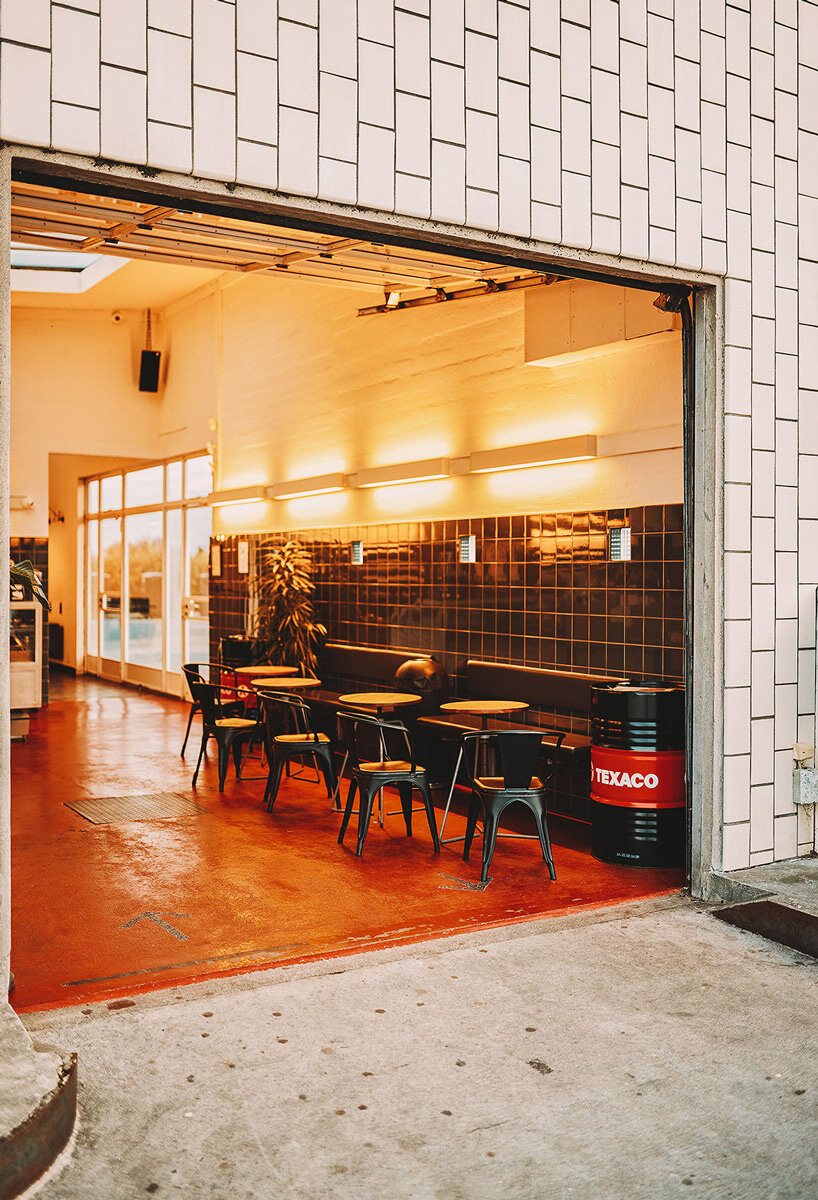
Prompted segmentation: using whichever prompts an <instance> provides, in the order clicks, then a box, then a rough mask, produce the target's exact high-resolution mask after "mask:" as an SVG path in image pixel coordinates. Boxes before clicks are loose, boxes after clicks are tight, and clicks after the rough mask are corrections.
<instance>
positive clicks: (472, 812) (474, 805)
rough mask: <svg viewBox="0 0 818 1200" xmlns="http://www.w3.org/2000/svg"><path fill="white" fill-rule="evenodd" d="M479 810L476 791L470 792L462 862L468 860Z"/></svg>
mask: <svg viewBox="0 0 818 1200" xmlns="http://www.w3.org/2000/svg"><path fill="white" fill-rule="evenodd" d="M479 811H480V800H479V798H478V796H477V793H476V792H472V794H471V800H470V801H469V815H468V817H467V818H466V836H465V837H464V839H463V862H468V861H469V851H470V850H471V844H472V841H473V840H474V831H475V829H476V828H477V816H478V813H479Z"/></svg>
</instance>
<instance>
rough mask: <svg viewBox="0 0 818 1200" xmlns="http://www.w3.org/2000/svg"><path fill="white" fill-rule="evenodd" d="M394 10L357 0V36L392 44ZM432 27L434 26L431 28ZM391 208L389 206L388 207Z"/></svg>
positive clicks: (376, 2)
mask: <svg viewBox="0 0 818 1200" xmlns="http://www.w3.org/2000/svg"><path fill="white" fill-rule="evenodd" d="M458 8H461V9H462V3H460V4H457V3H454V4H453V10H454V11H455V15H456V10H457V9H458ZM394 18H395V10H394V7H393V6H392V5H391V4H384V2H383V0H358V36H359V37H362V38H367V39H368V40H369V41H373V42H383V43H384V44H385V45H387V46H391V45H393V44H394V39H395V23H394ZM433 27H434V26H433ZM390 207H391V205H390Z"/></svg>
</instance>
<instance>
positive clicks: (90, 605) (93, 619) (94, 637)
mask: <svg viewBox="0 0 818 1200" xmlns="http://www.w3.org/2000/svg"><path fill="white" fill-rule="evenodd" d="M87 536H88V583H87V587H86V592H85V649H86V653H87V654H91V655H93V657H94V658H96V656H97V655H98V654H99V522H98V521H89V522H88V526H87Z"/></svg>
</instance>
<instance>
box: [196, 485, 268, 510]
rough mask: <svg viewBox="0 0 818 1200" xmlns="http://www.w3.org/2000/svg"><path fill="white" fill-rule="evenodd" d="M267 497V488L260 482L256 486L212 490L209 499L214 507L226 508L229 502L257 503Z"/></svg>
mask: <svg viewBox="0 0 818 1200" xmlns="http://www.w3.org/2000/svg"><path fill="white" fill-rule="evenodd" d="M266 499H267V489H266V487H262V485H261V484H258V485H256V486H254V487H240V488H226V489H224V490H223V491H220V492H211V493H210V495H209V496H208V500H209V501H210V503H211V504H212V505H213V507H214V508H226V507H227V506H228V505H229V504H257V503H258V502H259V500H266Z"/></svg>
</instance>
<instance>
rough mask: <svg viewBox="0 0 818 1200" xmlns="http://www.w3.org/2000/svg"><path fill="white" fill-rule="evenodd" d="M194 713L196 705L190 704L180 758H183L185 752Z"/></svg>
mask: <svg viewBox="0 0 818 1200" xmlns="http://www.w3.org/2000/svg"><path fill="white" fill-rule="evenodd" d="M195 711H196V705H195V704H191V706H190V712H189V713H188V715H187V729H186V730H185V740H184V741H183V742H182V749H181V750H180V751H179V753H180V755H181V757H182V758H184V757H185V750H186V749H187V739H188V738H189V737H190V727H191V725H192V724H193V714H194V713H195Z"/></svg>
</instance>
